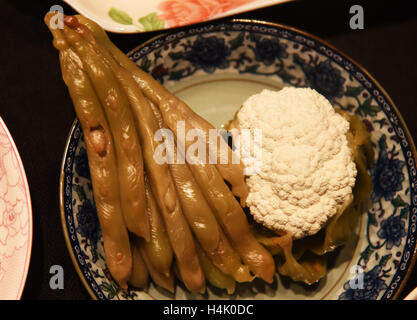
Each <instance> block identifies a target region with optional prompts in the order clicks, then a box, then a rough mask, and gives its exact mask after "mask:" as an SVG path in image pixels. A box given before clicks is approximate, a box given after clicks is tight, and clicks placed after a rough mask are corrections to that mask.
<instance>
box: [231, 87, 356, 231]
mask: <svg viewBox="0 0 417 320" xmlns="http://www.w3.org/2000/svg"><path fill="white" fill-rule="evenodd" d="M234 121H236V123H237V127H238V128H240V129H249V130H253V129H261V130H262V164H261V170H260V172H259V173H258V174H255V175H251V176H248V177H247V178H246V182H247V184H248V187H249V195H248V198H247V201H246V203H247V206H248V207H249V209H250V212H251V214H252V215H253V217H254V219H255V221H257V222H259V223H261V224H263V225H264V226H265V227H267V228H269V229H271V230H274V231H276V232H278V233H280V234H285V233H291V234H292V236H293V239H300V238H303V237H306V236H310V235H313V234H315V233H317V232H318V231H319V230H320V229H322V228H323V226H324V225H325V224H326V223H327V222H328V220H329V219H330V218H331V217H333V216H334V215H335V214H336V212H337V210H338V209H339V208H341V206H342V205H343V203H344V202H345V201H346V200H347V199H348V198H349V197H350V196H351V194H352V188H353V186H354V185H355V177H356V174H357V171H356V166H355V163H354V162H353V158H352V153H351V150H350V148H349V146H348V141H347V137H346V133H347V132H348V129H349V123H348V121H347V120H346V119H344V118H343V117H342V116H340V115H339V114H337V113H336V112H335V110H334V109H333V107H332V105H331V104H330V102H329V101H328V100H327V99H326V98H325V97H324V96H322V95H321V94H319V93H318V92H316V91H315V90H313V89H309V88H290V87H287V88H283V89H282V90H279V91H271V90H266V89H265V90H263V91H262V92H261V93H259V94H255V95H253V96H251V97H249V98H248V99H247V100H246V101H245V102H244V104H243V105H242V107H241V109H240V110H239V112H238V113H237V115H236V117H235V120H234ZM243 162H244V159H243Z"/></svg>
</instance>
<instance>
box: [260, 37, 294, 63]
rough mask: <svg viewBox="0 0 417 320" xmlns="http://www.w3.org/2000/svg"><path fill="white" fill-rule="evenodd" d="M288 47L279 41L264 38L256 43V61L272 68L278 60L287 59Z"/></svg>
mask: <svg viewBox="0 0 417 320" xmlns="http://www.w3.org/2000/svg"><path fill="white" fill-rule="evenodd" d="M287 47H288V46H287V45H286V44H284V43H281V42H280V41H279V40H278V39H274V38H272V39H271V38H263V39H260V40H258V41H257V42H256V45H255V48H254V52H255V60H256V61H260V62H263V63H264V65H266V66H270V65H271V64H273V63H274V62H275V60H276V59H281V58H287V57H288V53H287V52H286V49H287Z"/></svg>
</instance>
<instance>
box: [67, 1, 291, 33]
mask: <svg viewBox="0 0 417 320" xmlns="http://www.w3.org/2000/svg"><path fill="white" fill-rule="evenodd" d="M288 1H291V0H154V1H132V0H107V1H95V0H65V2H67V3H68V4H69V5H70V6H72V7H73V8H74V9H75V10H77V11H78V12H79V13H80V14H82V15H84V16H86V17H87V18H89V19H91V20H93V21H95V22H97V23H98V24H99V25H100V26H101V27H102V28H103V29H105V30H107V31H111V32H117V33H138V32H146V31H155V30H163V29H170V28H175V27H180V26H185V25H190V24H193V23H199V22H205V21H210V20H213V19H218V18H222V17H227V16H230V15H233V14H237V13H241V12H247V11H250V10H255V9H259V8H262V7H266V6H270V5H276V4H280V3H284V2H288Z"/></svg>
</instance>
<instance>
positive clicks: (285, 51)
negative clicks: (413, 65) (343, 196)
mask: <svg viewBox="0 0 417 320" xmlns="http://www.w3.org/2000/svg"><path fill="white" fill-rule="evenodd" d="M129 56H130V58H131V59H132V60H133V61H134V62H135V63H136V64H137V65H138V66H139V67H140V68H142V69H143V70H145V71H146V72H148V73H149V74H151V75H152V76H153V77H154V78H155V79H157V80H158V81H159V82H161V83H162V84H163V85H164V86H166V87H167V88H168V89H169V90H171V91H172V92H173V93H175V94H177V95H178V96H179V97H180V98H181V99H183V100H184V101H185V102H187V103H188V104H189V105H190V106H191V107H192V108H193V109H194V110H195V111H196V112H197V113H199V114H200V115H201V116H203V117H204V118H206V119H207V120H208V121H210V122H211V123H212V124H213V125H214V126H216V127H218V128H219V127H221V126H222V124H225V123H227V122H228V121H229V120H230V119H232V118H233V115H234V113H235V112H236V111H237V110H238V108H239V107H240V106H241V104H242V102H243V101H244V100H245V99H246V98H248V97H249V96H250V95H252V94H253V93H257V92H259V91H261V90H262V89H263V88H272V89H277V90H279V89H280V88H282V87H283V86H296V87H311V88H314V89H315V90H317V91H318V92H320V93H322V94H323V95H325V96H326V97H327V98H328V99H329V100H330V101H331V103H332V104H333V105H334V106H337V107H339V108H342V109H343V110H345V111H346V112H348V113H351V114H356V115H358V116H359V117H361V119H362V121H363V123H364V124H365V125H366V127H367V129H368V131H369V132H370V134H371V141H372V144H373V148H374V151H375V156H376V162H375V165H374V166H373V167H372V168H371V172H370V173H371V176H372V181H373V191H372V195H371V199H369V203H368V207H367V208H366V209H365V210H363V212H362V213H361V219H360V223H358V225H357V227H356V229H355V230H354V232H353V233H352V237H351V238H350V240H349V242H348V243H347V244H346V245H344V246H343V247H341V248H339V249H337V250H336V251H335V252H333V253H331V255H330V256H329V265H328V273H327V275H326V276H325V278H323V279H322V280H321V281H320V282H319V283H318V284H316V285H313V286H307V285H303V284H300V283H294V282H293V281H290V280H289V279H288V278H286V277H282V276H279V275H277V276H276V281H275V282H274V283H273V284H272V285H266V284H264V283H260V282H257V283H256V284H250V285H242V286H238V288H237V290H236V293H235V294H234V295H233V296H232V299H354V300H370V299H393V298H395V297H396V296H398V293H399V292H400V290H401V288H402V287H403V286H404V283H405V281H406V280H407V277H408V275H409V274H410V271H411V268H412V267H413V264H414V261H415V256H414V252H415V248H416V242H415V239H416V221H417V174H416V172H417V170H416V149H415V146H414V142H413V140H412V139H411V136H410V135H409V133H408V130H407V127H406V125H405V123H404V121H403V119H402V117H401V115H400V113H399V111H398V109H397V108H396V107H395V105H394V104H393V102H392V101H391V99H390V98H389V96H388V95H387V93H386V92H385V91H384V89H383V88H382V87H381V86H380V85H379V84H378V83H377V82H376V80H375V79H373V78H372V76H371V75H369V74H368V73H367V72H366V71H365V70H364V69H363V68H362V67H361V66H359V65H358V64H356V63H355V62H353V61H352V60H351V59H350V58H349V57H347V56H345V55H344V54H343V53H341V52H340V51H338V50H337V49H335V48H333V47H332V46H331V45H329V44H327V43H326V42H324V41H323V40H321V39H319V38H317V37H315V36H313V35H310V34H307V33H305V32H302V31H300V30H296V29H294V28H291V27H287V26H283V25H278V24H272V23H262V22H259V21H257V22H252V21H246V20H233V21H230V22H223V23H208V24H205V25H203V26H191V27H190V28H186V29H185V30H181V31H177V32H173V33H170V34H165V35H162V36H160V37H158V38H154V39H152V40H151V41H149V42H147V43H145V44H143V45H141V46H140V47H138V48H136V49H135V50H132V51H131V52H130V53H129ZM62 165H63V167H62V175H61V190H60V194H61V213H62V221H63V228H64V232H65V234H66V236H67V243H68V247H69V250H70V253H71V255H72V257H73V261H74V265H75V266H76V268H77V270H78V272H79V274H80V277H81V279H83V281H84V283H85V285H86V288H87V290H88V291H89V292H90V294H91V295H92V297H94V298H97V299H142V298H149V297H150V296H151V297H153V298H157V299H171V298H173V299H230V298H231V297H230V296H228V295H227V294H225V292H221V291H219V290H213V288H211V287H209V290H208V292H207V294H205V295H199V294H190V293H188V292H187V291H186V290H184V288H183V287H182V286H181V285H178V286H177V287H176V292H175V294H174V295H172V294H168V293H167V292H164V291H163V290H161V289H159V288H155V287H154V286H151V288H150V289H149V291H148V294H146V293H144V292H143V291H139V290H133V289H130V290H121V289H120V288H119V287H118V286H117V284H116V283H115V282H114V281H113V280H112V279H111V277H110V274H109V271H108V268H107V265H106V261H105V255H104V251H103V245H102V239H101V232H100V226H99V223H98V219H97V214H96V211H95V206H94V199H93V195H92V187H91V182H90V179H89V169H88V159H87V155H86V151H85V144H84V141H83V139H82V131H81V129H80V126H79V124H78V123H77V122H75V124H74V127H73V129H72V130H71V132H70V135H69V138H68V144H67V146H66V149H65V153H64V158H63V164H62ZM358 271H361V272H359V273H360V274H358ZM358 278H359V279H362V281H363V282H362V284H363V287H361V286H360V285H355V279H358Z"/></svg>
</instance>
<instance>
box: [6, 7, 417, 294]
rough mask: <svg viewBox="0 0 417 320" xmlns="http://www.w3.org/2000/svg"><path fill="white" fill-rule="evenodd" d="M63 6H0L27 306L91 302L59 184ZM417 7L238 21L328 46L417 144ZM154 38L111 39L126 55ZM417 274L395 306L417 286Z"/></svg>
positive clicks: (64, 126)
mask: <svg viewBox="0 0 417 320" xmlns="http://www.w3.org/2000/svg"><path fill="white" fill-rule="evenodd" d="M54 4H60V5H62V6H63V7H64V12H65V13H66V14H73V13H75V12H74V11H73V10H72V9H71V8H70V7H68V6H66V5H65V4H64V3H62V2H61V1H59V0H55V1H35V0H32V1H17V0H16V1H5V0H1V1H0V12H1V19H0V30H1V33H2V42H1V49H0V65H1V72H0V115H1V117H2V118H3V120H4V121H5V123H6V125H7V126H8V128H9V130H10V132H11V134H12V136H13V138H14V140H15V143H16V145H17V147H18V150H19V152H20V155H21V158H22V160H23V163H24V165H25V170H26V174H27V178H28V181H29V186H30V189H31V196H32V206H33V227H34V228H33V231H34V233H33V250H32V258H31V263H30V269H29V274H28V278H27V283H26V287H25V290H24V292H23V296H22V298H23V299H29V300H36V299H42V300H46V299H54V300H61V299H64V300H69V299H79V300H80V299H81V300H82V299H90V297H89V295H88V294H87V291H86V290H85V288H84V286H83V284H82V282H81V280H80V279H79V277H78V275H77V273H76V271H75V268H74V267H73V264H72V262H71V259H70V256H69V254H68V251H67V248H66V245H65V240H64V236H63V232H62V228H61V220H60V211H59V194H58V184H59V176H60V167H61V160H62V155H63V151H64V147H65V142H66V139H67V135H68V133H69V130H70V128H71V125H72V123H73V120H74V118H75V114H74V111H73V107H72V104H71V100H70V98H69V96H68V94H67V91H66V87H65V85H64V83H63V81H62V79H61V73H60V69H59V64H58V54H57V51H56V50H55V49H54V48H53V46H52V43H51V41H52V37H51V35H50V33H49V31H48V30H47V28H46V27H45V25H44V24H43V16H44V14H45V13H46V12H47V11H48V10H49V8H50V7H51V6H52V5H54ZM354 4H360V5H362V6H363V8H364V12H365V29H364V30H351V29H350V28H349V19H350V17H351V15H350V14H349V8H350V7H351V6H352V5H354ZM412 4H413V1H404V0H402V1H395V2H394V1H389V2H388V1H386V2H384V1H381V0H379V1H354V2H353V1H341V0H338V1H335V0H330V1H322V0H305V1H295V2H290V3H287V4H283V5H278V6H273V7H269V8H265V9H260V10H256V11H252V12H249V13H244V14H241V15H238V16H235V17H239V18H250V19H259V20H266V21H272V22H279V23H282V24H287V25H290V26H293V27H296V28H299V29H302V30H305V31H307V32H310V33H313V34H315V35H317V36H319V37H322V38H324V39H325V40H327V41H328V42H329V43H331V44H333V45H334V46H335V47H337V48H338V49H340V50H341V51H342V52H344V53H346V54H347V55H349V56H350V57H352V58H353V59H354V60H356V61H357V62H358V63H360V64H361V65H362V66H363V67H364V68H365V69H367V70H368V71H369V72H370V73H371V74H372V75H373V76H374V77H375V79H377V81H378V82H379V83H380V84H381V85H382V86H383V87H384V88H385V89H386V91H387V92H388V94H389V95H390V96H391V98H392V99H393V101H394V103H395V104H396V105H397V107H398V109H399V110H400V112H401V114H402V115H403V117H404V119H405V121H406V123H407V125H408V127H409V129H410V132H411V134H412V136H413V137H414V138H416V137H417V121H416V108H417V86H416V84H417V63H416V59H417V45H416V40H417V13H416V10H415V9H414V8H413V7H412ZM156 34H157V33H156V32H154V33H148V34H133V35H121V34H111V35H110V36H111V38H112V40H113V41H114V42H115V44H116V45H117V46H119V47H120V48H121V49H122V50H124V51H125V52H127V51H129V50H131V49H133V48H134V47H136V46H138V45H139V44H140V43H141V42H143V41H145V40H147V39H149V38H151V37H153V36H155V35H156ZM55 264H58V265H61V266H63V268H64V272H65V280H64V286H65V288H64V289H63V290H52V289H50V287H49V279H50V276H51V275H50V274H49V268H50V267H51V266H52V265H55ZM416 273H417V272H415V271H414V272H413V273H412V274H411V276H410V278H409V281H408V283H407V284H406V286H405V287H404V289H403V291H402V294H401V295H400V296H399V298H403V297H404V296H405V295H406V294H407V293H408V292H409V291H411V289H412V288H414V287H416V286H417V275H416Z"/></svg>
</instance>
